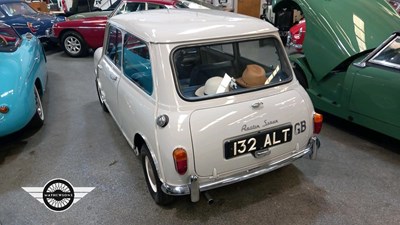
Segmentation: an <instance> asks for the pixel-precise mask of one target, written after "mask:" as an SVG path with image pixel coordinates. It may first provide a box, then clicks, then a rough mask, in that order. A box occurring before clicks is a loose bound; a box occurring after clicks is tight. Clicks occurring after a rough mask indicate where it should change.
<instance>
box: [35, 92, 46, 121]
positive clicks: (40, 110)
mask: <svg viewBox="0 0 400 225" xmlns="http://www.w3.org/2000/svg"><path fill="white" fill-rule="evenodd" d="M34 91H35V102H36V112H37V114H38V115H39V117H40V119H41V120H44V112H43V106H42V101H41V100H40V96H39V92H38V90H37V89H36V87H35V89H34Z"/></svg>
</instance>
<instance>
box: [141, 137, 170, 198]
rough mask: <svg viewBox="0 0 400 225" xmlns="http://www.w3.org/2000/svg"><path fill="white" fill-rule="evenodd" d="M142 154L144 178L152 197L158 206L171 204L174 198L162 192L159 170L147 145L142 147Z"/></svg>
mask: <svg viewBox="0 0 400 225" xmlns="http://www.w3.org/2000/svg"><path fill="white" fill-rule="evenodd" d="M141 154H142V166H143V172H144V177H145V179H146V183H147V187H148V189H149V192H150V194H151V197H152V198H153V199H154V201H155V202H156V203H157V204H158V205H168V204H170V203H171V202H172V201H173V200H174V197H173V196H171V195H167V194H165V193H164V192H163V191H162V190H161V185H162V184H161V181H160V179H159V177H158V174H157V170H156V167H155V165H154V162H153V158H152V157H151V154H150V151H149V149H148V148H147V146H146V145H145V144H144V145H143V146H142V149H141Z"/></svg>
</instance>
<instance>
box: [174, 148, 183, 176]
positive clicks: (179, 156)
mask: <svg viewBox="0 0 400 225" xmlns="http://www.w3.org/2000/svg"><path fill="white" fill-rule="evenodd" d="M172 155H173V157H174V162H175V170H176V172H178V173H179V174H180V175H183V174H185V173H186V171H187V154H186V151H185V149H183V148H176V149H175V150H174V152H173V153H172Z"/></svg>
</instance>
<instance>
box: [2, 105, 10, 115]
mask: <svg viewBox="0 0 400 225" xmlns="http://www.w3.org/2000/svg"><path fill="white" fill-rule="evenodd" d="M8 111H10V109H9V108H8V106H6V105H2V106H0V113H2V114H6V113H8Z"/></svg>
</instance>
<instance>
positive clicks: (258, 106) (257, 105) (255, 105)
mask: <svg viewBox="0 0 400 225" xmlns="http://www.w3.org/2000/svg"><path fill="white" fill-rule="evenodd" d="M262 106H263V103H262V102H256V103H253V104H252V105H251V107H252V108H253V109H256V108H260V107H262Z"/></svg>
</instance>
